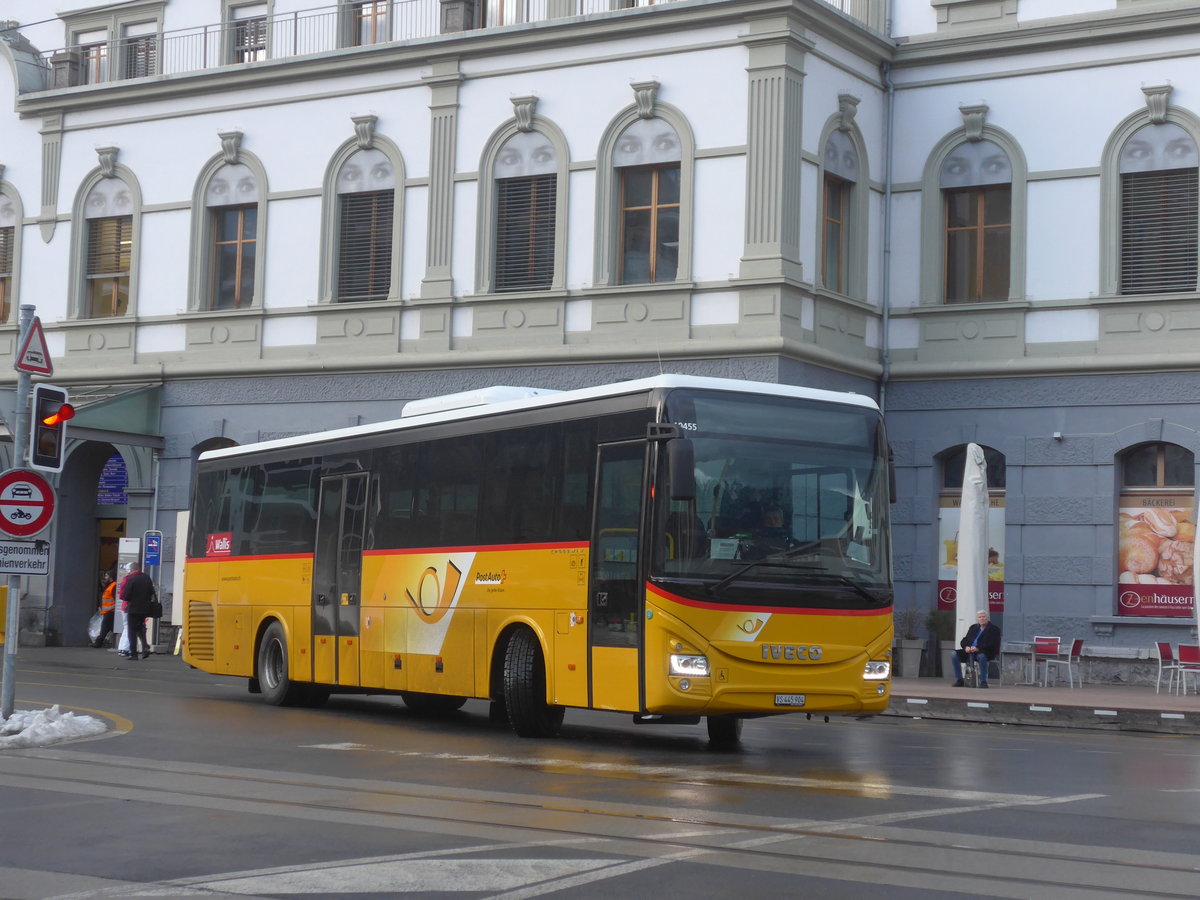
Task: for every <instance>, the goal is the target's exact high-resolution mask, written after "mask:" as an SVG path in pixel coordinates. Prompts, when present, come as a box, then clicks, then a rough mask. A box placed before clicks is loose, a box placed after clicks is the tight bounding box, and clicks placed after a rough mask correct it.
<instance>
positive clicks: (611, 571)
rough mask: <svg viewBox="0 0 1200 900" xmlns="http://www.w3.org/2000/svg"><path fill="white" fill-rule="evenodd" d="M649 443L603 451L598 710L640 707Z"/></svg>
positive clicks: (596, 526) (595, 608) (596, 606)
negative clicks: (641, 543)
mask: <svg viewBox="0 0 1200 900" xmlns="http://www.w3.org/2000/svg"><path fill="white" fill-rule="evenodd" d="M645 457H646V444H645V442H644V441H636V442H630V443H621V444H605V445H602V446H601V447H600V448H599V455H598V460H597V474H596V498H595V501H596V502H595V507H594V508H595V514H594V516H595V517H594V519H593V522H592V552H591V573H590V584H589V587H588V621H589V633H590V638H591V650H590V653H591V667H590V673H589V674H590V679H591V680H590V694H591V705H592V707H593V708H595V709H614V710H622V711H626V712H637V711H639V710H640V709H641V690H640V687H641V685H640V680H639V673H640V672H641V666H640V665H639V662H638V659H639V653H640V648H641V635H642V594H643V591H644V587H643V583H644V578H643V577H642V574H641V573H642V567H641V565H640V564H639V563H640V561H639V559H638V534H639V532H640V530H641V529H640V525H641V521H642V483H643V480H644V479H643V472H644V469H645Z"/></svg>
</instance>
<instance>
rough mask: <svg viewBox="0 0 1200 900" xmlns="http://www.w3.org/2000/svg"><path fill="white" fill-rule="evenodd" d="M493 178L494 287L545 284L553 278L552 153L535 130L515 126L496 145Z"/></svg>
mask: <svg viewBox="0 0 1200 900" xmlns="http://www.w3.org/2000/svg"><path fill="white" fill-rule="evenodd" d="M492 172H493V174H494V175H495V178H496V236H495V240H496V253H495V269H494V271H493V275H492V285H493V289H494V290H496V291H524V290H545V289H547V288H549V287H550V286H551V284H552V283H553V280H554V258H555V253H554V249H555V224H556V217H557V208H558V205H557V188H558V156H557V152H556V150H555V148H554V144H553V142H552V141H551V140H550V138H548V137H547V136H546V135H544V134H541V133H540V132H537V131H526V132H520V131H519V132H517V133H516V134H514V135H513V136H512V137H510V138H509V139H508V140H507V141H505V142H504V144H503V145H502V146H501V147H500V150H499V151H498V152H497V154H496V160H495V163H494V164H493V166H492Z"/></svg>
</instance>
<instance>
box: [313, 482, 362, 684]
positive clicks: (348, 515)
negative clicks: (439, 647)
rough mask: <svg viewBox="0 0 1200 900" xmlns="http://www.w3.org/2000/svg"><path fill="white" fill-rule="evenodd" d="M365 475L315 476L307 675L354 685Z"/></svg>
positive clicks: (356, 678) (331, 681) (356, 668)
mask: <svg viewBox="0 0 1200 900" xmlns="http://www.w3.org/2000/svg"><path fill="white" fill-rule="evenodd" d="M366 508H367V475H366V473H360V474H355V475H337V476H334V477H332V478H324V479H322V480H321V506H320V511H319V512H318V514H317V546H316V554H315V558H314V559H313V581H312V585H313V587H312V590H313V592H312V635H313V638H312V640H313V646H312V660H313V680H314V681H319V682H323V683H325V684H344V685H357V684H358V653H359V647H358V629H359V610H360V603H361V594H360V591H361V585H362V551H363V530H364V527H365V524H366Z"/></svg>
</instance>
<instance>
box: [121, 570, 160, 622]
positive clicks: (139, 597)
mask: <svg viewBox="0 0 1200 900" xmlns="http://www.w3.org/2000/svg"><path fill="white" fill-rule="evenodd" d="M121 587H122V589H123V590H124V593H123V594H122V596H121V599H123V600H125V601H126V602H127V603H128V604H129V606H128V608H127V609H126V610H125V611H126V612H127V613H128V614H129V615H130V616H141V617H143V618H145V617H146V616H148V615H150V603H151V601H153V600H154V582H153V581H151V580H150V576H149V575H147V574H146V573H145V572H134V573H133V574H132V575H130V576H129V577H128V578H126V579H125V581H124V583H123V584H122V585H121Z"/></svg>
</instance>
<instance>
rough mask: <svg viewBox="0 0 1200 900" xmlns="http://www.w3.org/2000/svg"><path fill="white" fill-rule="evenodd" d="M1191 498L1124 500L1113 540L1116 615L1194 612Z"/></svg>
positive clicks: (1173, 614) (1124, 498)
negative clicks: (1116, 534)
mask: <svg viewBox="0 0 1200 900" xmlns="http://www.w3.org/2000/svg"><path fill="white" fill-rule="evenodd" d="M1193 502H1194V499H1193V498H1192V496H1191V495H1190V494H1177V495H1173V496H1163V495H1157V496H1153V497H1150V496H1143V497H1137V496H1124V497H1122V498H1121V511H1120V520H1119V523H1118V529H1117V531H1118V538H1117V541H1118V543H1117V614H1118V615H1121V616H1170V617H1190V616H1192V615H1194V614H1195V596H1196V591H1195V584H1194V581H1193V574H1192V560H1193V554H1194V552H1195V546H1196V523H1195V522H1194V521H1193V519H1194V517H1193V513H1192V504H1193Z"/></svg>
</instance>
